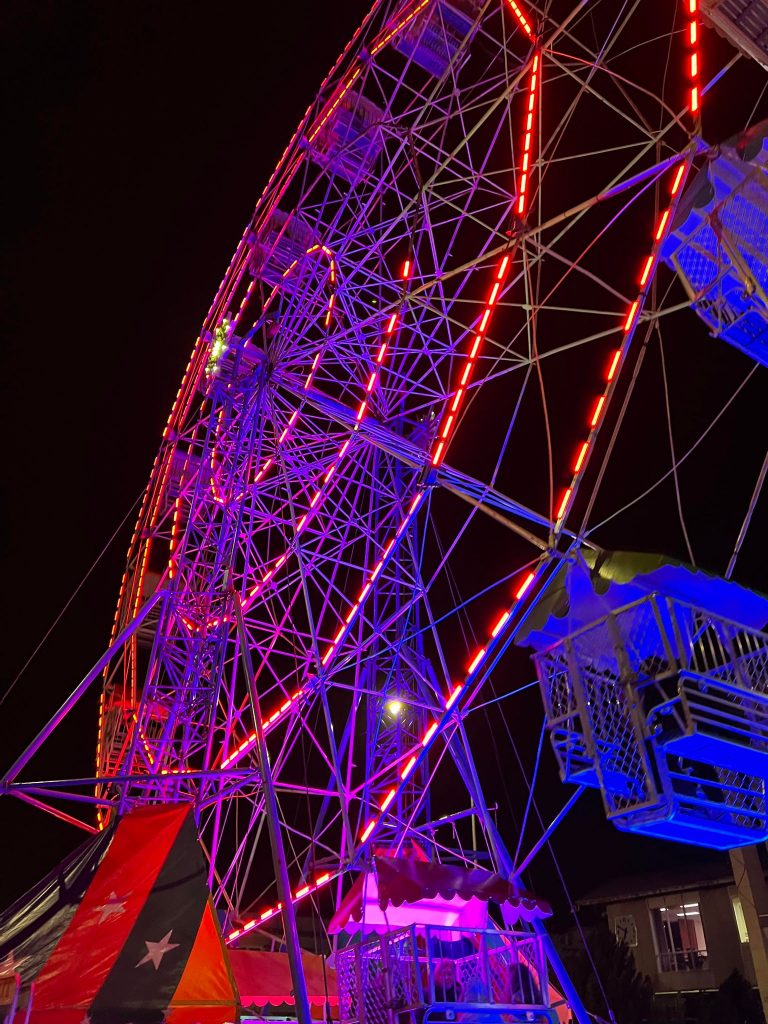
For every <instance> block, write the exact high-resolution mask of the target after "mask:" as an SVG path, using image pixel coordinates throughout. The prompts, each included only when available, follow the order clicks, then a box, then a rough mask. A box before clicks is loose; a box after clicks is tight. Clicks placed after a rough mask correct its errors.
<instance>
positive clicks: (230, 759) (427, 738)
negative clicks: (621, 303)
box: [222, 0, 540, 942]
mask: <svg viewBox="0 0 768 1024" xmlns="http://www.w3.org/2000/svg"><path fill="white" fill-rule="evenodd" d="M428 2H429V0H422V2H421V3H419V4H418V5H417V6H416V8H414V10H413V11H411V12H410V14H409V15H408V16H407V17H406V18H405V19H403V20H402V21H401V22H400V23H399V24H398V25H397V26H395V28H394V29H393V30H392V31H391V33H389V34H388V35H387V36H386V37H385V38H384V39H382V40H381V42H380V44H378V45H377V46H376V47H375V48H373V49H372V51H371V53H372V55H375V54H376V53H378V52H379V50H381V49H382V47H383V46H384V45H386V43H388V42H389V41H390V39H391V38H392V37H393V36H394V35H395V34H396V33H397V32H398V31H400V30H401V29H402V28H403V27H404V26H405V25H406V24H407V23H408V22H409V21H410V20H411V18H413V17H415V16H416V15H417V14H418V13H419V11H421V10H422V9H423V8H424V7H426V6H427V3H428ZM507 3H508V5H509V6H510V8H511V10H512V11H513V13H514V14H515V17H516V18H517V20H518V22H519V23H520V25H521V27H522V28H523V30H524V31H525V33H526V35H528V36H529V37H532V36H533V31H532V29H531V26H530V23H529V22H528V20H527V19H526V18H525V16H524V15H523V14H522V11H521V9H520V8H519V7H518V5H517V4H516V3H515V2H514V0H507ZM539 60H540V57H539V54H536V55H535V56H534V61H533V65H532V68H531V80H530V85H529V92H528V97H529V99H528V109H527V114H526V136H525V141H524V150H523V167H522V175H521V187H520V193H519V196H518V213H522V212H523V211H524V210H525V208H526V196H527V194H528V189H527V185H528V180H529V162H530V154H531V151H532V138H533V121H534V113H535V104H536V96H537V93H538V76H539ZM356 77H357V73H355V75H353V76H352V77H351V78H350V79H348V81H347V83H346V84H345V85H344V86H343V87H342V91H341V93H340V95H339V96H338V97H337V99H336V100H335V101H334V103H333V104H332V107H331V109H329V110H328V112H327V113H326V115H325V116H324V117H323V118H322V120H321V122H320V124H318V125H317V126H316V128H315V130H314V132H313V134H312V135H311V136H310V141H312V139H314V138H315V136H316V135H317V133H318V131H319V130H320V128H321V127H322V125H323V124H325V122H326V121H327V120H328V117H330V115H331V113H332V112H333V110H335V109H336V107H338V105H339V103H340V102H341V100H342V99H343V97H344V95H345V94H346V92H348V91H349V89H350V88H351V86H352V83H353V81H354V79H355V78H356ZM522 176H524V178H523V177H522ZM410 265H411V262H410V260H406V262H405V265H404V267H403V277H404V278H408V276H409V274H410ZM508 267H509V256H504V257H503V259H502V260H501V263H500V264H499V267H498V269H497V272H496V279H495V281H494V284H493V287H492V289H491V292H490V295H489V297H488V299H487V301H486V304H485V308H484V310H483V314H482V316H481V319H480V322H479V325H478V329H477V332H476V333H475V335H474V338H473V342H472V346H471V348H470V350H469V353H468V355H467V358H466V360H465V363H464V366H463V369H462V376H461V380H460V383H459V387H458V388H457V390H456V392H455V393H454V397H453V401H452V403H451V406H450V409H449V412H448V415H447V416H446V417H445V418H444V420H443V421H442V423H441V428H440V432H439V435H438V439H437V444H436V447H435V451H434V454H433V456H432V460H431V461H432V465H433V466H438V465H440V463H441V462H442V460H443V457H444V454H445V449H446V445H447V442H448V439H449V438H450V436H451V434H452V432H453V428H454V426H455V422H456V415H457V412H458V410H459V408H460V406H461V404H462V401H463V398H464V395H465V394H466V388H467V386H468V384H469V380H470V377H471V374H472V369H473V367H474V363H475V361H476V359H477V354H478V350H479V348H480V345H481V344H482V341H483V338H484V336H485V333H486V331H487V329H488V323H489V320H490V317H491V312H492V309H493V307H494V305H495V304H496V301H497V299H498V295H499V292H500V291H501V288H502V285H503V282H504V279H505V277H506V274H507V270H508ZM396 324H397V319H396V314H393V316H392V317H391V319H390V321H389V323H388V326H387V335H391V333H392V332H393V331H394V328H395V326H396ZM387 344H388V339H387V340H385V342H384V343H383V344H382V346H381V348H380V350H379V355H378V356H377V363H379V365H380V364H381V361H382V360H383V358H384V355H385V353H386V347H387ZM366 401H367V399H364V401H363V403H362V404H361V408H360V410H359V412H358V417H357V419H358V422H359V420H360V419H361V418H362V415H363V413H364V411H365V403H366ZM423 497H424V491H423V490H422V491H419V492H418V493H417V494H416V496H415V497H414V499H413V501H412V503H411V506H410V508H409V510H408V512H407V513H406V516H405V517H404V519H403V521H402V522H401V524H400V526H399V527H398V529H397V531H396V533H395V536H394V537H392V538H391V539H390V540H389V541H388V542H387V543H386V544H385V546H384V551H383V554H382V555H381V557H380V558H379V560H378V562H377V563H376V565H375V566H374V568H373V570H372V571H371V573H370V575H369V578H368V580H367V581H366V583H365V584H364V586H363V588H362V590H361V591H360V594H359V596H358V598H357V601H356V602H355V604H354V605H353V607H352V609H351V610H350V612H349V613H348V615H347V617H346V621H345V623H344V625H343V626H342V627H341V628H340V630H339V632H338V633H337V635H336V637H335V638H334V640H333V643H332V644H331V645H330V646H329V647H328V648H327V650H326V652H325V654H324V655H323V658H322V664H323V666H325V665H326V664H327V662H328V661H329V659H330V658H331V656H332V654H333V652H334V650H335V649H336V647H337V646H338V644H339V642H340V641H341V639H342V638H343V636H344V635H345V633H346V632H347V630H348V629H349V627H350V625H351V623H352V621H353V620H354V618H355V616H356V614H357V612H358V610H359V608H360V606H361V605H362V603H363V602H364V600H365V598H366V597H367V595H368V593H369V591H370V589H371V587H372V585H373V583H374V581H375V580H376V577H377V576H378V575H379V573H380V572H381V570H382V569H383V568H384V566H385V564H386V562H387V559H388V557H389V556H390V555H391V553H392V551H393V549H394V546H395V541H396V540H397V539H398V538H399V537H400V536H401V535H402V534H403V532H404V531H405V529H406V528H407V527H408V525H409V523H410V522H411V520H412V519H413V517H414V516H415V514H416V511H417V509H418V507H419V505H420V504H421V501H422V499H423ZM534 579H535V573H534V572H530V573H528V575H527V576H526V577H525V579H524V580H523V581H522V583H521V584H520V585H519V587H518V589H517V591H516V593H515V600H514V603H513V605H512V606H511V607H510V608H509V609H508V610H507V611H505V612H503V613H502V615H501V616H500V617H499V619H498V620H497V621H496V623H495V625H494V626H493V629H492V630H491V634H490V640H489V642H488V644H486V646H485V647H481V648H480V649H479V650H478V651H476V652H475V654H474V656H473V658H472V660H471V662H470V666H469V669H468V672H467V676H466V678H465V680H464V682H463V683H458V684H457V685H456V686H454V688H453V689H452V690H451V692H450V693H449V694H448V696H447V697H446V698H445V705H444V707H445V713H446V714H448V713H449V712H450V710H451V709H452V708H453V706H454V705H455V703H456V701H457V700H458V699H459V697H460V696H461V694H462V693H463V692H464V690H465V688H466V686H467V685H468V683H469V682H470V681H471V680H472V678H473V677H474V676H475V674H476V673H477V670H478V668H479V667H480V665H481V663H482V662H483V660H484V659H485V657H486V655H487V654H488V650H489V648H490V646H491V644H492V643H493V641H494V640H495V639H496V638H497V637H498V636H499V634H500V633H501V630H502V629H503V627H504V625H505V624H506V622H507V620H508V619H509V617H510V615H511V614H512V611H513V610H514V607H515V606H516V605H517V603H518V602H519V601H520V600H522V598H523V597H524V596H525V594H526V593H527V591H528V590H529V588H530V586H531V584H532V583H533V581H534ZM306 691H307V687H302V688H301V689H300V690H298V691H296V693H295V694H294V695H293V696H292V697H291V698H289V699H288V700H286V701H285V702H284V703H283V705H282V706H281V707H280V708H279V709H278V710H277V711H276V712H274V713H273V714H272V715H271V716H270V717H269V718H268V719H266V720H265V721H264V723H263V727H264V730H265V732H266V731H267V728H268V727H269V728H271V727H273V726H274V725H276V724H277V722H278V721H279V720H280V718H281V717H282V715H284V714H285V713H286V712H287V711H288V710H289V709H290V707H291V706H292V705H293V704H295V702H296V701H297V700H298V699H299V698H300V697H301V696H303V694H304V693H305V692H306ZM440 724H441V723H440V722H438V721H433V722H432V723H431V724H430V725H429V726H428V728H427V729H426V731H425V733H424V736H423V737H422V739H421V744H420V746H421V752H420V754H413V755H411V756H410V757H409V759H408V761H406V763H405V766H404V767H403V768H402V769H401V771H400V783H398V785H396V786H394V787H392V788H391V789H389V790H388V791H387V793H386V794H385V795H384V797H383V798H382V800H381V803H380V805H379V811H380V813H379V815H378V816H377V817H375V818H373V819H371V820H370V821H369V822H368V823H367V824H366V825H365V827H364V828H363V830H362V832H361V834H360V841H361V842H363V843H364V842H366V841H367V840H368V839H369V838H370V837H371V835H372V833H373V831H374V830H375V828H376V826H377V825H378V823H379V822H380V821H381V819H382V817H383V816H384V814H385V812H386V810H387V808H388V807H389V806H390V805H391V803H392V801H393V800H394V799H395V797H396V795H397V790H398V788H399V786H400V785H402V783H404V782H405V781H406V780H407V779H408V777H409V776H410V774H411V773H412V771H413V769H414V768H415V767H416V765H417V763H418V760H419V757H420V756H423V755H424V754H425V753H426V751H427V750H428V749H429V747H430V746H431V743H432V741H433V740H434V738H435V736H436V735H437V733H438V731H439V729H440ZM255 741H256V736H255V733H252V734H251V735H250V736H248V737H246V739H245V740H244V741H243V742H242V743H241V744H240V745H239V746H238V747H237V748H236V749H235V750H234V751H233V752H232V753H230V754H229V755H227V757H225V759H224V760H223V761H222V767H228V766H230V765H232V764H234V763H235V761H237V760H239V758H240V757H242V756H243V755H244V754H245V753H246V752H247V751H248V750H249V749H251V748H252V747H253V745H254V744H255ZM337 874H338V872H336V873H333V874H332V873H327V874H325V875H323V876H321V878H319V879H316V880H315V882H314V884H312V885H303V886H301V887H300V888H299V889H297V890H296V891H295V892H294V893H293V894H292V897H291V898H292V901H293V902H294V903H296V902H298V901H299V900H301V899H303V898H304V897H305V896H307V895H309V894H310V893H311V892H314V891H316V890H317V889H318V888H319V887H320V886H321V885H324V884H326V883H327V882H329V881H331V879H332V878H335V877H336V875H337ZM281 909H282V905H281V904H279V903H278V904H277V905H276V906H275V907H270V908H268V909H267V910H265V911H263V912H262V913H261V914H260V915H259V916H258V917H255V918H252V919H251V920H249V921H246V922H245V923H244V924H243V925H242V926H241V927H240V928H235V929H234V930H233V931H231V932H230V933H229V934H228V935H227V942H232V941H234V940H235V939H238V938H240V937H241V936H243V935H245V934H246V933H247V932H250V931H252V930H253V929H254V928H257V927H259V926H260V925H262V924H266V923H267V922H268V921H270V920H271V919H272V918H274V917H276V916H277V915H278V914H279V913H280V911H281Z"/></svg>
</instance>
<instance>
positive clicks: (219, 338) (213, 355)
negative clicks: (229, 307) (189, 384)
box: [205, 317, 232, 377]
mask: <svg viewBox="0 0 768 1024" xmlns="http://www.w3.org/2000/svg"><path fill="white" fill-rule="evenodd" d="M231 329H232V324H231V321H230V320H229V318H228V317H224V319H223V320H222V321H221V323H220V324H219V325H218V327H216V328H215V329H214V332H213V341H212V342H211V351H210V353H209V355H208V362H207V363H206V366H205V375H206V377H215V376H216V374H217V373H218V372H219V368H220V367H219V364H220V362H221V359H222V357H223V355H224V354H225V352H226V351H227V349H228V348H229V334H230V331H231Z"/></svg>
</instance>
